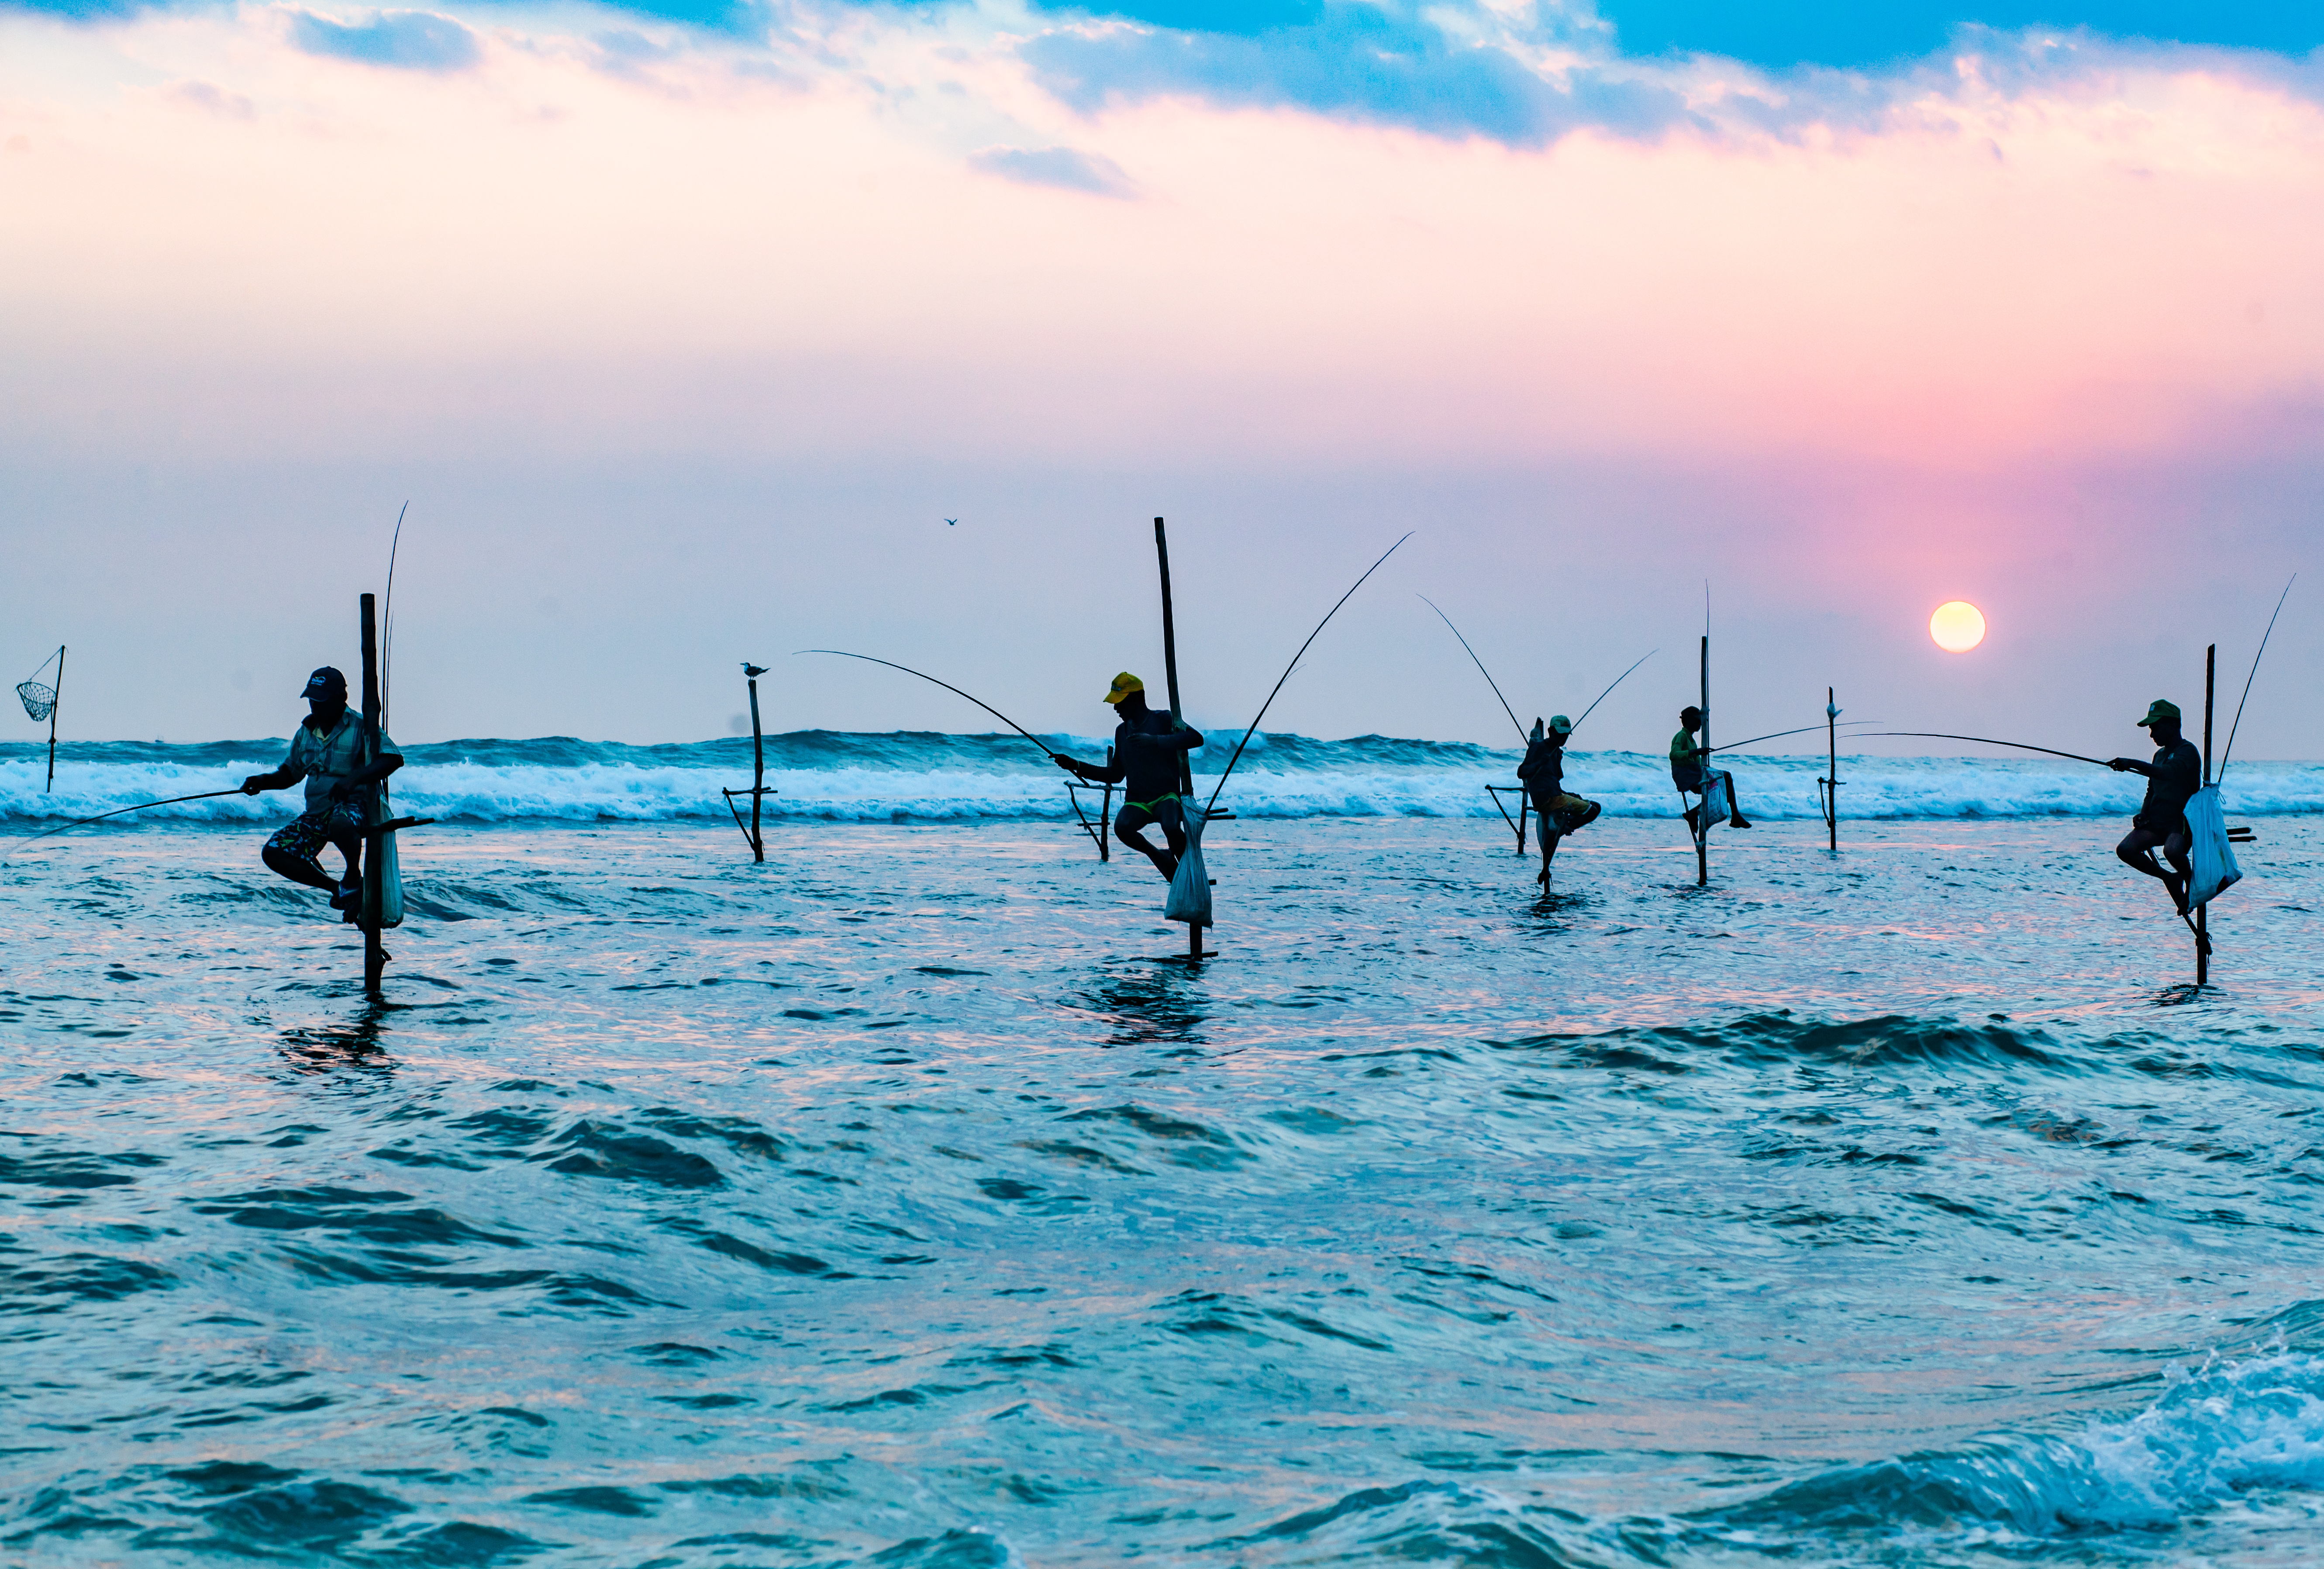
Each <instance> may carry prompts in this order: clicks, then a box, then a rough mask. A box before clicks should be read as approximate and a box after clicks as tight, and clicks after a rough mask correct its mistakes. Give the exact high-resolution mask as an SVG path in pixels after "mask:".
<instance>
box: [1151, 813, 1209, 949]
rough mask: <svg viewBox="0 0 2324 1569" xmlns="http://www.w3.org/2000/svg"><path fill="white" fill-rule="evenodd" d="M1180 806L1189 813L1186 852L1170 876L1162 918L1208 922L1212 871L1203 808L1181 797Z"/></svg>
mask: <svg viewBox="0 0 2324 1569" xmlns="http://www.w3.org/2000/svg"><path fill="white" fill-rule="evenodd" d="M1179 809H1180V810H1181V811H1183V812H1185V817H1186V853H1185V854H1184V855H1181V856H1179V857H1178V870H1177V872H1176V875H1174V876H1173V877H1172V878H1171V879H1170V898H1169V900H1168V901H1167V902H1166V903H1165V904H1164V905H1163V906H1162V918H1163V919H1164V920H1183V921H1186V922H1189V923H1191V924H1192V925H1194V926H1198V927H1203V926H1208V925H1210V924H1211V875H1210V873H1209V872H1205V871H1204V870H1203V808H1201V807H1199V806H1196V805H1195V804H1194V802H1193V801H1191V800H1185V799H1183V798H1182V799H1181V800H1180V802H1179Z"/></svg>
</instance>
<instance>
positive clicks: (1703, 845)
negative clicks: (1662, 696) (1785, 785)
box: [1694, 632, 1715, 888]
mask: <svg viewBox="0 0 2324 1569" xmlns="http://www.w3.org/2000/svg"><path fill="white" fill-rule="evenodd" d="M1694 744H1695V755H1696V757H1697V759H1698V760H1699V763H1698V766H1699V768H1700V770H1701V778H1702V805H1701V808H1699V809H1698V810H1697V811H1696V812H1695V815H1694V885H1695V886H1696V887H1697V888H1702V887H1706V886H1708V885H1709V883H1710V881H1711V763H1712V762H1713V761H1715V760H1714V759H1713V758H1712V757H1711V634H1710V633H1709V632H1704V633H1703V634H1702V737H1701V740H1699V741H1697V742H1696V743H1694Z"/></svg>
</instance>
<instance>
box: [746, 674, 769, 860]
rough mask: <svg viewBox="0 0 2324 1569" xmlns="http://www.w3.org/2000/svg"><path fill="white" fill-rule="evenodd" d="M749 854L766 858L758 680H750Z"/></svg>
mask: <svg viewBox="0 0 2324 1569" xmlns="http://www.w3.org/2000/svg"><path fill="white" fill-rule="evenodd" d="M750 679H751V854H752V855H753V856H755V857H757V858H758V859H759V860H760V861H762V862H763V861H764V860H766V858H767V842H766V840H765V839H763V838H761V836H760V835H759V807H760V805H761V802H763V801H765V799H766V798H767V738H766V737H765V735H763V734H761V732H760V729H759V678H758V677H756V676H752V678H750Z"/></svg>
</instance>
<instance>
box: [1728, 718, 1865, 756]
mask: <svg viewBox="0 0 2324 1569" xmlns="http://www.w3.org/2000/svg"><path fill="white" fill-rule="evenodd" d="M1879 723H1880V721H1878V720H1877V719H1851V720H1849V724H1850V725H1877V724H1879ZM1815 728H1817V726H1815V725H1801V726H1800V727H1799V728H1798V729H1797V730H1771V731H1769V732H1768V733H1767V734H1765V735H1755V736H1753V737H1752V738H1751V739H1750V740H1748V741H1729V742H1725V743H1721V744H1720V747H1719V750H1720V751H1721V752H1739V751H1741V750H1742V749H1743V748H1744V747H1747V746H1757V745H1758V744H1759V743H1761V742H1763V741H1779V740H1781V739H1782V738H1783V737H1784V736H1786V735H1805V734H1807V733H1808V732H1809V731H1811V730H1813V729H1815ZM1888 734H1895V733H1894V732H1889V733H1888ZM1706 750H1708V749H1706Z"/></svg>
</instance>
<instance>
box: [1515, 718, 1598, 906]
mask: <svg viewBox="0 0 2324 1569" xmlns="http://www.w3.org/2000/svg"><path fill="white" fill-rule="evenodd" d="M1572 734H1573V721H1572V720H1571V719H1568V718H1567V717H1566V716H1565V715H1563V714H1559V715H1553V716H1552V717H1551V719H1550V721H1549V723H1548V724H1547V725H1543V724H1542V722H1541V721H1540V720H1538V719H1536V720H1535V721H1534V722H1533V737H1532V739H1531V740H1529V741H1527V742H1526V754H1525V761H1523V762H1521V763H1519V764H1517V778H1519V779H1521V780H1524V781H1525V787H1526V795H1527V796H1528V797H1529V798H1531V799H1532V801H1533V809H1534V810H1535V812H1536V813H1538V814H1540V817H1541V875H1540V876H1538V877H1536V878H1535V879H1534V881H1535V882H1538V883H1540V884H1541V885H1542V886H1543V887H1545V888H1546V887H1548V886H1549V863H1550V862H1551V861H1552V860H1554V859H1555V857H1556V855H1557V842H1558V841H1559V840H1560V839H1561V838H1563V837H1564V836H1565V835H1568V834H1571V833H1572V832H1573V831H1574V830H1575V829H1577V828H1580V827H1582V826H1583V825H1584V824H1588V823H1593V822H1595V821H1597V820H1598V813H1599V811H1600V808H1599V805H1598V803H1597V802H1596V801H1588V800H1583V799H1582V798H1581V797H1580V796H1577V795H1574V794H1572V793H1571V792H1570V791H1568V790H1567V789H1566V788H1565V740H1566V737H1568V736H1570V735H1572Z"/></svg>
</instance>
